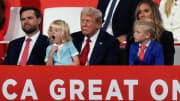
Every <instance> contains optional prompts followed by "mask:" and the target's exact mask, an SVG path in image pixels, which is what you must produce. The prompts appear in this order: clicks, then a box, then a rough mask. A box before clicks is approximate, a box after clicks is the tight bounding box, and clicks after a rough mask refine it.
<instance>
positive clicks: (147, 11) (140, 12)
mask: <svg viewBox="0 0 180 101" xmlns="http://www.w3.org/2000/svg"><path fill="white" fill-rule="evenodd" d="M143 12H144V13H149V12H150V10H149V9H144V10H139V12H138V14H142V13H143Z"/></svg>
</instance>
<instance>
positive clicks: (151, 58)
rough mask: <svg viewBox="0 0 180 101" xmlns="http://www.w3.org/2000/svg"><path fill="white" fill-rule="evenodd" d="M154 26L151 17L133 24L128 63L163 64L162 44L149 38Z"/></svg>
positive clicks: (152, 33)
mask: <svg viewBox="0 0 180 101" xmlns="http://www.w3.org/2000/svg"><path fill="white" fill-rule="evenodd" d="M154 32H155V27H154V24H153V22H152V20H151V19H142V20H137V21H136V22H135V24H134V39H135V42H134V43H133V44H131V46H130V55H129V64H130V65H163V64H164V56H163V49H162V46H161V45H160V44H159V43H157V42H155V41H154V40H152V39H151V37H152V36H153V35H154Z"/></svg>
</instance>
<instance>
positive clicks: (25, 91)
mask: <svg viewBox="0 0 180 101" xmlns="http://www.w3.org/2000/svg"><path fill="white" fill-rule="evenodd" d="M28 89H29V91H28ZM26 96H32V98H33V100H38V97H37V95H36V91H35V89H34V86H33V83H32V81H31V79H27V80H26V82H25V85H24V89H23V92H22V95H21V100H25V99H26Z"/></svg>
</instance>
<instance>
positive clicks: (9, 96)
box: [2, 79, 17, 100]
mask: <svg viewBox="0 0 180 101" xmlns="http://www.w3.org/2000/svg"><path fill="white" fill-rule="evenodd" d="M16 84H17V82H16V81H15V80H13V79H8V80H6V81H5V82H4V83H3V86H2V92H3V95H4V96H5V98H6V99H8V100H14V99H16V97H17V94H16V93H12V94H9V93H8V91H7V88H8V85H13V86H15V85H16Z"/></svg>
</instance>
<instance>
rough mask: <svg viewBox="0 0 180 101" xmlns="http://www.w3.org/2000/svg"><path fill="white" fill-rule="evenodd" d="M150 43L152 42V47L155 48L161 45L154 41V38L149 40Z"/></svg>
mask: <svg viewBox="0 0 180 101" xmlns="http://www.w3.org/2000/svg"><path fill="white" fill-rule="evenodd" d="M151 43H152V46H153V47H156V48H158V47H159V48H162V45H161V44H160V43H158V42H156V41H154V40H151Z"/></svg>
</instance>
